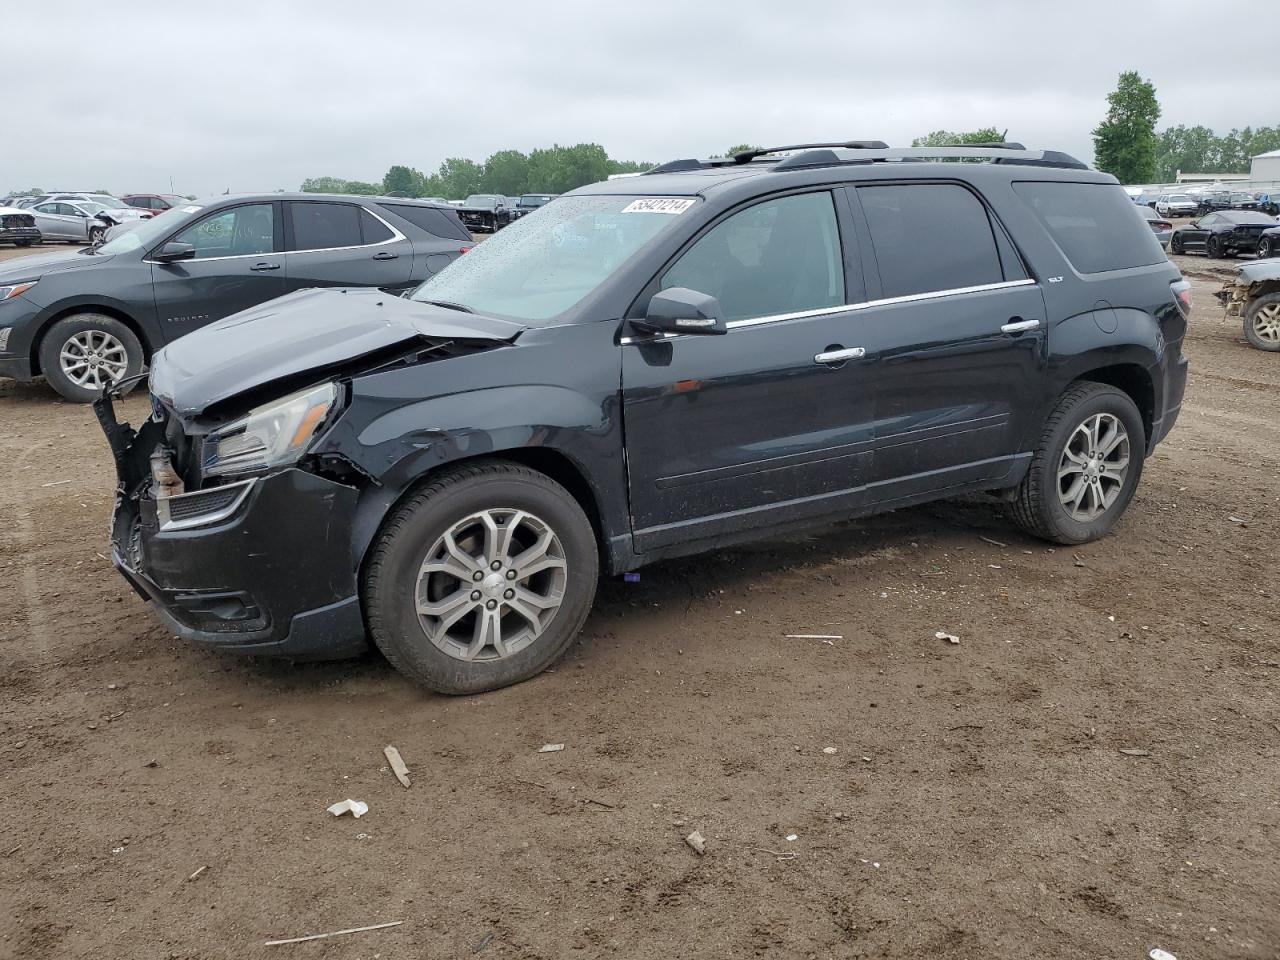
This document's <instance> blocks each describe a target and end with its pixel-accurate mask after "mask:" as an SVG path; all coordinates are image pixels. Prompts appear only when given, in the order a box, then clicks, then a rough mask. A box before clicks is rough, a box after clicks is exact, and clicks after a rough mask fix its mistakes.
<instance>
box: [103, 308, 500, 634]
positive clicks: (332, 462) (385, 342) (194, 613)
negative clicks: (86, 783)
mask: <svg viewBox="0 0 1280 960" xmlns="http://www.w3.org/2000/svg"><path fill="white" fill-rule="evenodd" d="M521 329H522V328H521V327H520V326H519V325H517V324H510V323H507V322H505V321H501V320H496V319H492V318H485V317H479V316H471V315H466V316H464V315H463V314H460V313H458V312H457V311H451V310H446V309H442V308H440V307H436V306H431V305H428V304H418V303H410V302H408V301H405V300H401V299H399V298H394V297H389V296H387V295H386V294H383V293H381V292H379V291H377V290H368V291H366V290H355V291H325V290H308V291H301V292H299V293H297V294H292V295H289V296H287V297H282V298H280V299H278V300H275V301H272V302H270V303H266V304H263V305H262V306H260V307H256V308H254V309H252V310H247V311H244V312H243V313H240V314H236V315H234V316H232V317H228V318H226V319H225V320H221V321H218V322H217V323H214V324H211V325H210V326H208V327H205V328H203V329H201V330H198V331H196V332H194V333H192V334H189V335H188V336H185V337H182V338H180V339H178V340H176V341H174V342H173V343H171V344H169V345H168V346H167V347H165V348H164V349H163V350H160V351H158V352H157V353H156V355H155V357H154V358H153V360H152V368H151V375H150V380H149V382H148V387H149V389H150V393H151V412H150V415H149V416H148V417H147V419H146V421H145V422H144V423H143V424H142V425H141V426H140V427H138V428H137V429H136V430H135V429H134V428H133V427H131V426H129V425H128V424H125V423H121V422H119V420H118V419H117V417H116V413H115V401H116V400H117V399H119V397H120V395H121V390H119V389H113V390H109V391H107V392H106V393H104V395H103V397H102V398H101V399H99V400H98V401H96V402H95V404H94V409H95V411H96V412H97V416H98V419H99V421H100V423H101V424H102V429H103V431H104V432H105V433H106V436H107V441H108V443H110V445H111V451H112V455H113V457H114V459H115V465H116V473H117V475H118V478H119V479H118V483H117V490H116V506H115V512H114V515H113V520H112V530H111V541H112V560H113V562H114V564H115V566H116V567H117V569H119V570H120V572H121V573H122V574H123V575H124V576H125V578H126V579H127V580H128V581H129V582H130V583H131V584H132V585H133V587H134V589H136V590H137V591H138V593H139V594H141V595H142V596H143V597H144V598H146V599H147V600H150V601H152V603H153V604H154V608H155V610H156V612H157V614H158V615H159V616H160V618H161V620H162V621H163V622H164V623H165V624H166V625H167V626H168V627H169V628H170V629H171V630H172V631H173V632H174V633H176V634H178V635H179V636H180V637H184V638H186V639H188V640H193V641H196V642H199V643H204V644H207V645H209V646H215V647H218V648H220V649H225V650H233V651H237V652H244V653H259V654H273V655H280V656H288V657H292V658H295V659H320V658H336V657H341V656H346V655H350V654H353V653H356V652H359V651H360V650H362V649H364V648H365V647H366V646H367V640H366V635H365V629H364V621H363V617H362V615H361V610H360V599H359V586H358V571H359V566H360V559H361V557H360V550H359V548H358V546H357V544H356V539H357V538H355V537H354V536H353V530H354V529H355V525H356V524H357V523H358V522H360V520H359V517H360V509H359V508H360V504H361V502H362V497H363V496H364V494H366V493H367V492H369V491H370V490H371V488H376V487H377V481H375V480H374V479H373V478H371V477H369V476H368V475H367V473H365V472H362V471H361V470H360V469H359V468H358V467H357V466H356V465H355V464H354V463H352V462H351V461H350V459H348V458H345V457H344V456H343V454H342V451H341V450H338V451H334V450H331V449H326V450H325V451H324V452H323V453H320V452H316V451H317V448H318V447H320V446H321V445H322V444H323V442H324V441H325V438H326V437H327V436H328V435H329V434H330V433H333V432H335V431H337V432H341V431H338V430H337V428H338V427H339V426H340V425H341V422H342V417H343V415H344V413H346V411H347V405H348V402H349V394H350V390H351V381H352V379H353V378H359V377H362V376H365V375H367V374H370V373H371V372H375V371H379V370H387V369H390V368H394V367H397V366H417V365H421V364H424V363H430V362H434V361H437V360H443V359H446V358H450V357H458V356H466V355H469V354H472V353H475V352H477V351H484V350H489V349H493V348H496V347H498V346H502V345H504V344H507V343H510V342H511V341H512V340H513V339H514V338H515V337H516V336H518V334H519V333H520V331H521ZM122 386H124V387H127V386H128V385H127V384H122ZM366 499H368V498H366ZM362 529H364V528H363V527H362Z"/></svg>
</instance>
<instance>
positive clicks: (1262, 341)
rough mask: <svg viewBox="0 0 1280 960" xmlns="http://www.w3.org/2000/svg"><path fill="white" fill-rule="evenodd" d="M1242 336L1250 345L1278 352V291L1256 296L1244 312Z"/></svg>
mask: <svg viewBox="0 0 1280 960" xmlns="http://www.w3.org/2000/svg"><path fill="white" fill-rule="evenodd" d="M1244 338H1245V339H1246V340H1248V341H1249V345H1250V346H1251V347H1257V348H1258V349H1259V350H1266V351H1267V352H1268V353H1277V352H1280V293H1268V294H1265V295H1263V296H1261V297H1258V298H1257V299H1256V300H1254V301H1253V302H1252V303H1251V304H1249V307H1248V309H1246V310H1245V312H1244Z"/></svg>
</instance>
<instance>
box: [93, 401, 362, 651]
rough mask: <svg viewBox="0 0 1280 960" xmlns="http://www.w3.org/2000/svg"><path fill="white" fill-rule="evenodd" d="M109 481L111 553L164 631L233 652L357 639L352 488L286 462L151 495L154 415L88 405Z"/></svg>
mask: <svg viewBox="0 0 1280 960" xmlns="http://www.w3.org/2000/svg"><path fill="white" fill-rule="evenodd" d="M94 410H95V412H96V413H97V415H98V419H99V422H100V423H101V425H102V428H103V431H104V432H105V433H106V435H107V441H108V443H110V445H111V450H112V454H113V456H114V458H115V463H116V471H117V474H118V475H119V479H120V482H119V485H118V487H117V491H116V503H115V509H114V511H113V513H112V522H111V559H112V563H113V564H114V565H115V567H116V569H117V570H119V571H120V573H121V574H122V575H123V576H124V578H125V579H126V580H128V581H129V583H130V584H131V585H132V586H133V588H134V589H135V590H136V591H137V592H138V594H139V595H140V596H141V597H142V598H143V599H144V600H148V601H150V602H151V604H152V607H153V610H154V611H155V613H156V614H157V616H158V617H159V618H160V620H161V621H162V622H163V623H164V624H165V626H166V627H168V628H169V629H170V630H172V631H173V632H174V633H175V634H176V635H178V636H179V637H181V638H183V639H184V640H189V641H193V642H195V643H199V644H202V645H205V646H208V647H211V648H216V649H219V650H226V651H230V652H235V653H246V654H257V655H269V656H283V657H289V658H292V659H299V660H312V659H337V658H341V657H345V656H353V655H356V654H358V653H360V652H362V651H363V650H365V649H366V648H367V646H368V640H367V637H366V633H365V628H364V622H363V617H362V615H361V610H360V600H359V594H358V589H357V578H356V572H355V566H356V565H355V563H354V561H353V559H352V556H351V542H352V536H351V520H352V517H353V516H354V514H355V507H356V500H357V497H358V493H357V491H356V489H355V488H353V487H351V486H347V485H345V484H342V483H338V482H336V481H333V480H329V479H326V478H324V477H320V476H317V475H315V474H312V473H309V472H307V471H305V470H301V469H298V468H296V467H292V468H287V469H282V470H279V471H276V472H274V473H271V474H268V475H267V476H262V477H255V478H252V479H250V480H245V481H240V482H235V483H228V484H224V485H221V486H211V487H206V488H204V489H200V490H195V491H192V492H189V493H182V494H179V495H177V496H168V497H165V496H161V497H157V496H156V495H155V491H156V489H157V485H156V484H155V483H154V482H153V480H152V478H151V470H150V463H149V460H150V457H151V454H152V452H153V451H154V450H155V449H156V448H157V447H158V446H160V445H162V444H163V442H164V424H163V422H162V421H161V420H160V419H158V418H157V417H155V416H153V417H150V418H148V420H147V421H146V423H144V424H143V425H142V427H141V428H139V429H138V430H136V431H135V430H134V429H133V428H132V427H130V426H129V425H128V424H124V423H120V422H118V421H117V419H116V416H115V410H114V406H113V403H112V398H111V397H109V396H104V397H103V398H102V399H100V400H98V401H96V402H95V403H94Z"/></svg>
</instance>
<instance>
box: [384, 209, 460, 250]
mask: <svg viewBox="0 0 1280 960" xmlns="http://www.w3.org/2000/svg"><path fill="white" fill-rule="evenodd" d="M381 206H382V209H384V210H386V211H388V212H390V213H393V214H395V215H396V216H397V217H400V218H402V219H404V220H408V221H409V222H410V223H412V224H413V225H414V226H415V227H417V228H418V229H419V230H425V231H426V232H427V233H430V234H433V235H434V236H437V237H442V238H444V239H446V240H465V241H466V242H468V243H470V242H471V234H470V233H468V232H467V228H466V227H464V226H463V225H462V222H461V221H460V220H459V219H458V215H457V214H456V213H454V212H453V211H451V210H440V209H437V208H436V207H419V206H414V205H411V204H407V203H384V204H382V205H381Z"/></svg>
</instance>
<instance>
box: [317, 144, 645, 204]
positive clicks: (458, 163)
mask: <svg viewBox="0 0 1280 960" xmlns="http://www.w3.org/2000/svg"><path fill="white" fill-rule="evenodd" d="M652 166H653V164H652V163H639V162H636V161H633V160H614V159H612V158H611V157H610V156H609V154H608V153H607V152H606V151H605V149H604V147H602V146H600V144H598V143H579V144H575V145H574V146H571V147H562V146H560V145H559V144H556V145H554V146H552V147H547V148H540V149H537V150H531V151H530V152H529V153H522V152H520V151H519V150H499V151H498V152H497V153H495V154H493V155H492V156H491V157H489V159H488V160H486V161H484V162H483V163H478V162H476V161H475V160H469V159H467V158H466V157H449V158H448V159H447V160H445V161H444V163H442V164H440V169H439V170H437V171H436V172H435V173H423V172H422V171H420V170H417V169H415V168H414V167H411V166H407V165H404V164H395V165H394V166H392V167H391V168H390V169H389V170H387V172H386V174H385V175H384V176H383V178H382V181H381V182H380V183H367V182H364V181H360V180H345V179H343V178H341V177H310V178H308V179H306V180H304V181H303V182H302V190H303V191H304V192H306V193H354V194H361V195H365V196H376V195H382V194H396V195H398V196H406V197H444V198H445V199H446V200H462V199H465V198H466V197H468V196H470V195H471V194H473V193H498V194H502V195H503V196H508V197H518V196H520V194H522V193H565V192H567V191H569V190H573V189H575V188H577V187H581V186H584V185H586V184H588V183H596V182H598V181H600V180H605V179H607V178H608V177H609V175H610V174H615V173H640V172H642V171H644V170H648V169H649V168H650V167H652Z"/></svg>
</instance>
